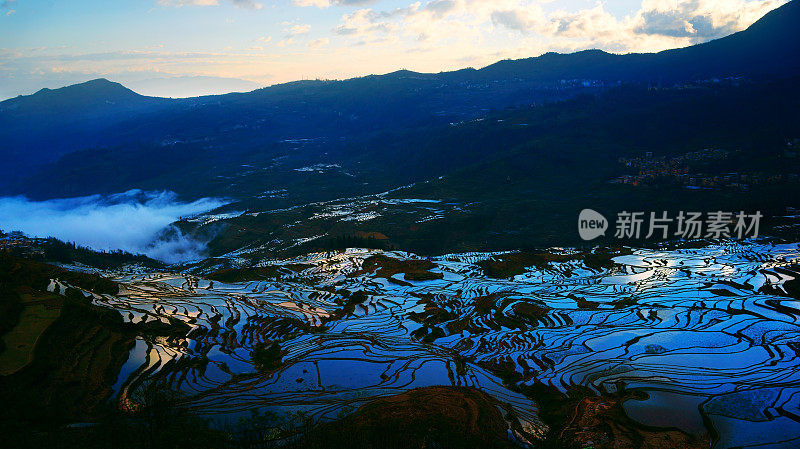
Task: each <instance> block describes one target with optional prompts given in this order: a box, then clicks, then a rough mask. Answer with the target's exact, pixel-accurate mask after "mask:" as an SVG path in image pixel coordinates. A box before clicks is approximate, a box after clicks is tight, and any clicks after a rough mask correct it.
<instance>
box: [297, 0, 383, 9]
mask: <svg viewBox="0 0 800 449" xmlns="http://www.w3.org/2000/svg"><path fill="white" fill-rule="evenodd" d="M375 2H377V0H294V4H295V5H297V6H303V7H305V6H316V7H317V8H327V7H329V6H332V5H335V6H366V5H371V4H373V3H375Z"/></svg>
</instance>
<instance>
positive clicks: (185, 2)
mask: <svg viewBox="0 0 800 449" xmlns="http://www.w3.org/2000/svg"><path fill="white" fill-rule="evenodd" d="M227 1H228V2H229V3H231V4H233V6H236V7H237V8H242V9H253V10H256V9H261V8H262V7H263V5H262V4H261V3H257V2H254V1H253V0H227ZM158 4H159V5H161V6H174V7H181V6H217V5H219V0H158Z"/></svg>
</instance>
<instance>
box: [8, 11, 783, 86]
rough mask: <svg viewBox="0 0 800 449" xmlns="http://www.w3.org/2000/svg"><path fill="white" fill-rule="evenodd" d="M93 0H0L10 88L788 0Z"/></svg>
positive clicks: (377, 64)
mask: <svg viewBox="0 0 800 449" xmlns="http://www.w3.org/2000/svg"><path fill="white" fill-rule="evenodd" d="M117 3H118V2H96V1H93V0H84V1H77V2H71V3H70V4H59V3H53V2H46V1H43V0H31V1H17V0H4V1H1V2H0V86H2V87H0V99H7V98H11V97H14V96H17V95H20V94H23V95H25V94H31V93H34V92H36V91H38V90H40V89H41V88H58V87H62V86H66V85H70V84H75V83H80V82H85V81H88V80H91V79H96V78H106V79H109V80H111V81H115V82H119V83H121V84H123V85H125V86H126V87H129V88H130V89H132V90H134V91H136V92H138V93H140V94H143V95H152V96H164V97H187V96H197V95H208V94H220V93H227V92H244V91H251V90H254V89H257V88H260V87H266V86H270V85H275V84H281V83H285V82H291V81H296V80H303V79H333V80H341V79H348V78H353V77H359V76H365V75H370V74H384V73H391V72H394V71H396V70H401V69H407V70H412V71H416V72H426V73H438V72H443V71H451V70H458V69H463V68H467V67H472V68H481V67H485V66H487V65H490V64H492V63H494V62H497V61H500V60H503V59H519V58H527V57H535V56H539V55H542V54H544V53H547V52H551V51H555V52H560V53H571V52H575V51H580V50H586V49H600V50H603V51H607V52H610V53H632V52H657V51H661V50H665V49H670V48H678V47H685V46H689V45H693V44H697V43H701V42H706V41H709V40H713V39H716V38H720V37H724V36H726V35H730V34H732V33H734V32H737V31H741V30H742V29H745V28H747V27H748V26H749V25H751V24H752V23H753V22H755V21H756V20H758V19H759V18H761V17H762V16H763V15H764V14H766V13H767V12H769V11H770V10H772V9H775V8H777V7H779V6H781V5H783V4H785V3H786V1H785V0H727V1H714V0H701V1H688V0H642V1H640V0H623V1H616V2H613V4H612V2H594V1H585V0H563V1H552V0H540V1H529V0H502V1H491V2H490V1H485V0H432V1H420V2H413V3H412V2H409V1H407V0H285V1H277V2H258V1H253V0H148V1H142V2H137V3H135V4H130V3H125V4H123V5H120V4H117Z"/></svg>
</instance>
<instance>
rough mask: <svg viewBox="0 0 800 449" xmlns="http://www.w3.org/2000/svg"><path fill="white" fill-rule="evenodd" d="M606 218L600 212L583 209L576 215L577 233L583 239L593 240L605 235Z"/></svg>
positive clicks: (606, 227)
mask: <svg viewBox="0 0 800 449" xmlns="http://www.w3.org/2000/svg"><path fill="white" fill-rule="evenodd" d="M607 229H608V220H606V217H604V216H603V215H602V214H600V212H597V211H594V210H592V209H584V210H582V211H581V213H580V215H578V233H579V234H580V235H581V238H582V239H584V240H587V241H588V240H594V239H596V238H597V237H600V236H601V235H602V236H604V235H606V230H607Z"/></svg>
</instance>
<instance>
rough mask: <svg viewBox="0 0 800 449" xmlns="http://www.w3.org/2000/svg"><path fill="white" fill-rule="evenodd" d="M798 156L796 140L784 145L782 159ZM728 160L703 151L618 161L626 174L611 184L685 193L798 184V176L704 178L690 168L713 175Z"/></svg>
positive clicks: (744, 174) (722, 152)
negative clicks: (706, 169)
mask: <svg viewBox="0 0 800 449" xmlns="http://www.w3.org/2000/svg"><path fill="white" fill-rule="evenodd" d="M798 152H800V139H794V140H793V141H790V142H789V143H787V146H786V149H785V150H784V152H783V157H784V158H797V157H798ZM729 157H730V152H728V151H727V150H722V149H714V148H707V149H704V150H701V151H694V152H689V153H685V154H682V155H680V156H676V157H672V158H666V157H655V156H653V154H652V153H651V152H647V153H645V154H644V155H643V156H641V157H634V158H619V159H618V162H619V163H620V164H621V165H623V166H624V167H625V168H626V169H627V171H629V172H630V173H628V174H625V175H622V176H620V177H618V178H615V179H613V180H611V183H614V184H627V185H632V186H640V185H653V184H663V183H669V184H676V185H680V186H683V187H684V188H686V189H722V188H725V189H739V190H749V189H750V187H751V186H757V185H765V184H780V183H787V182H788V183H800V173H786V174H782V173H762V172H738V171H737V172H728V173H717V174H708V173H702V172H700V171H697V169H696V168H695V169H693V167H697V166H705V167H709V171H714V165H715V164H722V163H723V162H724V161H725V160H727V159H728V158H729Z"/></svg>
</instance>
